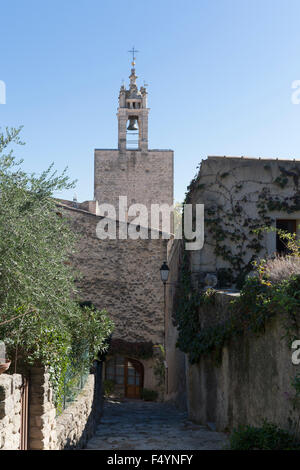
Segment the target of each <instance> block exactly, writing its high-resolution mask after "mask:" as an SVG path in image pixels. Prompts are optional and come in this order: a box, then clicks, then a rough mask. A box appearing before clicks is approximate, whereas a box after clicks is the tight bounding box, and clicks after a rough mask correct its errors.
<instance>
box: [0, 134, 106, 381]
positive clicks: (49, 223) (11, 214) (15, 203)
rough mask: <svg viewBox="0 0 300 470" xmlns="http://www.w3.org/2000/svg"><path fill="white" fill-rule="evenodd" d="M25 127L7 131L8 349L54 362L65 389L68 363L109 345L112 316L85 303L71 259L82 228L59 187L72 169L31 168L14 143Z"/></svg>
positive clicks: (3, 295)
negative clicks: (69, 214)
mask: <svg viewBox="0 0 300 470" xmlns="http://www.w3.org/2000/svg"><path fill="white" fill-rule="evenodd" d="M20 130H21V129H6V131H5V132H0V339H2V340H4V342H5V344H6V347H7V350H8V354H9V356H10V357H11V358H12V359H15V357H16V356H18V357H22V358H23V359H24V358H26V362H27V363H36V362H39V363H42V364H44V365H46V366H48V368H49V370H50V373H51V377H52V382H53V384H54V386H55V388H56V389H59V387H60V386H61V383H62V381H63V376H64V372H65V370H66V367H67V366H68V365H70V364H71V363H74V364H75V363H76V358H77V359H78V358H79V357H82V352H83V350H84V351H88V355H85V357H86V361H90V360H91V359H92V358H93V357H95V355H96V354H97V353H98V352H99V351H101V350H102V349H103V348H105V345H106V343H105V339H106V338H107V336H108V335H109V334H110V333H111V331H112V322H111V321H110V319H109V317H108V315H107V313H106V312H105V311H101V312H100V311H98V310H96V309H93V308H89V307H84V308H81V307H80V305H79V297H78V292H77V291H76V287H75V280H76V279H77V278H78V273H75V272H74V268H73V267H72V265H71V264H70V262H69V258H70V255H71V254H72V253H74V252H75V250H76V236H75V235H74V233H73V232H72V230H71V227H70V225H69V222H68V220H67V219H66V218H65V217H63V214H62V213H60V211H59V210H58V208H57V205H56V202H55V199H54V198H53V193H54V192H56V191H60V190H63V189H69V188H72V187H73V185H74V183H73V182H70V181H69V178H68V176H67V175H66V171H64V172H63V173H62V175H58V174H57V172H56V171H54V170H53V167H52V166H50V168H48V170H46V171H44V172H43V173H42V174H41V175H39V176H37V175H35V174H27V173H26V172H24V171H23V170H22V168H21V163H22V161H19V162H18V161H17V160H16V159H15V157H14V154H13V149H10V147H12V146H14V144H22V142H21V141H20V138H19V134H20Z"/></svg>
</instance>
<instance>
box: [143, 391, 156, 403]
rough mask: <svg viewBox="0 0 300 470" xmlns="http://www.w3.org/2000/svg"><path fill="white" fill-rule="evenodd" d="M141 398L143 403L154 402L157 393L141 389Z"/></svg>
mask: <svg viewBox="0 0 300 470" xmlns="http://www.w3.org/2000/svg"><path fill="white" fill-rule="evenodd" d="M141 398H142V399H143V400H145V401H156V400H157V398H158V393H157V392H156V391H155V390H150V389H148V388H143V390H142V393H141Z"/></svg>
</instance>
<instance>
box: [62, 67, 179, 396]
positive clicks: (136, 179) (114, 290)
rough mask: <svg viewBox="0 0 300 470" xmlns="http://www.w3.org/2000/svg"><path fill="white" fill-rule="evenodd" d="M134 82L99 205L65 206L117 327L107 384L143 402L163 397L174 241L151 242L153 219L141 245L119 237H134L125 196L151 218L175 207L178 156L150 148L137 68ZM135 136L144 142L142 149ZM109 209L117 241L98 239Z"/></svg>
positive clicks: (97, 301) (101, 158) (89, 290)
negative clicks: (165, 267) (167, 287)
mask: <svg viewBox="0 0 300 470" xmlns="http://www.w3.org/2000/svg"><path fill="white" fill-rule="evenodd" d="M129 78H130V85H129V89H128V90H127V89H126V88H125V86H124V85H122V87H121V90H120V95H119V109H118V114H117V117H118V129H119V137H118V149H96V150H95V174H94V200H93V201H85V202H84V203H78V202H77V201H76V202H71V201H63V200H60V201H59V205H60V207H61V208H62V209H63V211H64V214H65V215H66V216H67V217H68V218H69V220H70V221H71V223H72V227H73V228H74V231H75V232H76V233H77V234H78V235H79V239H80V240H79V250H78V253H77V254H76V255H75V257H74V260H73V262H74V266H75V267H76V268H78V269H79V271H81V273H82V279H81V280H80V282H79V288H80V294H81V298H82V299H83V300H85V301H90V302H92V303H93V304H94V305H95V306H96V307H97V308H99V309H103V308H105V309H106V310H107V311H108V312H109V314H110V315H111V317H112V319H113V321H114V323H115V330H114V333H113V336H112V341H111V348H110V353H109V356H108V357H107V359H106V366H105V367H104V378H105V379H109V380H113V381H114V382H115V388H116V389H117V390H118V391H119V392H120V393H121V394H124V395H125V396H128V397H136V398H137V397H139V396H140V393H141V390H142V388H147V389H152V390H156V391H159V392H160V393H162V391H163V390H162V387H161V385H160V382H161V380H160V379H159V377H157V376H156V375H155V373H154V372H155V364H157V361H162V357H158V356H159V355H158V353H157V351H159V348H158V345H163V344H164V342H165V336H164V335H165V326H164V297H163V285H162V282H161V280H160V272H159V269H160V266H161V264H162V262H163V261H165V260H166V259H167V242H168V240H167V238H164V237H163V234H162V232H160V231H159V228H160V225H158V226H156V228H157V230H156V237H154V238H155V239H151V233H150V228H148V227H150V220H149V224H148V226H147V223H146V226H145V227H144V228H143V227H140V228H137V232H140V236H139V235H137V239H135V240H134V239H130V238H127V239H122V237H120V236H118V235H119V229H120V230H122V233H124V230H125V231H126V232H127V229H128V226H129V221H130V220H131V217H130V214H129V217H128V214H127V213H125V217H121V215H120V214H119V211H118V207H119V197H120V196H121V197H123V199H124V198H127V202H128V206H131V207H132V205H133V204H143V205H144V206H145V207H146V208H147V210H148V212H149V214H150V213H151V205H152V204H157V205H159V206H161V205H163V204H167V205H168V206H172V204H173V151H171V150H150V149H149V148H148V113H149V108H147V91H146V89H145V87H141V88H140V90H138V88H137V85H136V79H137V77H136V74H135V63H134V61H133V63H132V69H131V75H130V77H129ZM131 134H133V135H134V137H136V136H138V139H137V141H136V142H134V143H132V141H131V140H130V139H131V138H132V136H131ZM103 204H111V205H112V206H113V207H114V208H115V210H116V213H115V216H116V234H117V236H116V239H101V240H100V239H99V238H98V237H97V234H96V229H97V226H98V224H99V222H101V221H102V220H103V215H106V214H104V213H102V212H101V205H103ZM135 207H136V208H138V206H133V209H134V208H135ZM119 216H120V217H121V220H119ZM152 228H153V226H152ZM140 237H141V238H140ZM142 238H146V239H142ZM152 238H153V237H152ZM155 346H156V347H155Z"/></svg>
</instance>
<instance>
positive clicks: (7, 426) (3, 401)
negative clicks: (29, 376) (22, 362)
mask: <svg viewBox="0 0 300 470" xmlns="http://www.w3.org/2000/svg"><path fill="white" fill-rule="evenodd" d="M21 387H22V376H21V375H20V374H13V375H8V374H3V375H1V376H0V450H13V449H19V447H20V428H21Z"/></svg>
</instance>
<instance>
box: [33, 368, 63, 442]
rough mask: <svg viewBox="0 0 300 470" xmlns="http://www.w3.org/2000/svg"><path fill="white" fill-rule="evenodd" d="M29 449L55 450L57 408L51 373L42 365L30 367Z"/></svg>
mask: <svg viewBox="0 0 300 470" xmlns="http://www.w3.org/2000/svg"><path fill="white" fill-rule="evenodd" d="M29 383H30V388H29V442H28V444H29V449H32V450H54V449H56V448H57V442H56V419H55V418H56V408H55V406H54V403H53V393H52V388H51V384H50V382H49V374H48V373H45V371H44V369H43V368H41V367H32V368H31V369H30V382H29Z"/></svg>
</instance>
